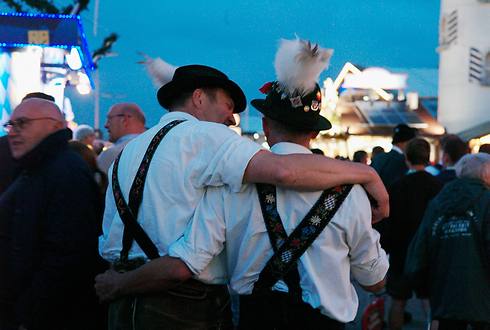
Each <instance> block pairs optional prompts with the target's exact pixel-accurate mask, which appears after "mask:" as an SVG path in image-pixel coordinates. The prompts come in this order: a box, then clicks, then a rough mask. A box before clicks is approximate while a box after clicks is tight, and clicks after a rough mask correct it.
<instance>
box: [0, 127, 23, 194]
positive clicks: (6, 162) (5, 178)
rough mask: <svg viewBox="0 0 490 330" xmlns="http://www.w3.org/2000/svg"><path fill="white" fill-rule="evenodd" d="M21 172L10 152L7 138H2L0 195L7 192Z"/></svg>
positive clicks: (0, 143) (0, 144)
mask: <svg viewBox="0 0 490 330" xmlns="http://www.w3.org/2000/svg"><path fill="white" fill-rule="evenodd" d="M19 172H20V169H19V167H18V166H17V163H16V162H15V160H14V158H13V157H12V153H11V152H10V147H9V144H8V138H7V136H2V137H0V195H2V193H3V192H4V191H5V190H7V188H8V187H9V186H10V184H11V183H12V182H13V181H14V180H15V178H16V177H17V175H18V174H19Z"/></svg>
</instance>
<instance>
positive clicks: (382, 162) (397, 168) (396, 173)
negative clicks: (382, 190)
mask: <svg viewBox="0 0 490 330" xmlns="http://www.w3.org/2000/svg"><path fill="white" fill-rule="evenodd" d="M371 166H372V167H373V168H374V169H375V170H376V172H377V173H378V174H379V176H380V177H381V180H382V181H383V183H384V184H385V187H386V188H387V189H388V188H390V186H391V185H392V184H393V183H395V181H397V180H399V179H400V178H402V177H403V176H404V175H405V173H407V171H408V167H407V164H406V163H405V155H402V154H400V153H399V152H397V151H395V150H393V149H391V151H390V152H387V153H384V154H380V155H378V156H376V157H375V158H374V159H373V161H372V163H371Z"/></svg>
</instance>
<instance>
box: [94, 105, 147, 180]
mask: <svg viewBox="0 0 490 330" xmlns="http://www.w3.org/2000/svg"><path fill="white" fill-rule="evenodd" d="M145 122H146V120H145V114H144V113H143V111H142V110H141V109H140V107H139V106H138V105H137V104H135V103H117V104H115V105H113V106H112V107H111V109H110V110H109V113H108V114H107V120H106V122H105V125H104V127H105V128H106V129H107V131H108V132H109V141H110V142H112V143H113V145H112V146H111V147H110V148H108V149H106V150H104V151H103V152H102V153H101V154H100V155H99V156H98V157H97V165H98V166H99V168H100V169H101V170H102V171H103V172H104V173H106V174H107V171H108V170H109V167H110V166H111V164H112V162H114V159H116V157H117V155H119V153H120V152H121V150H122V149H123V148H124V147H125V146H126V144H128V143H129V141H131V140H132V139H134V138H135V137H136V136H138V135H139V134H141V133H143V132H144V131H145Z"/></svg>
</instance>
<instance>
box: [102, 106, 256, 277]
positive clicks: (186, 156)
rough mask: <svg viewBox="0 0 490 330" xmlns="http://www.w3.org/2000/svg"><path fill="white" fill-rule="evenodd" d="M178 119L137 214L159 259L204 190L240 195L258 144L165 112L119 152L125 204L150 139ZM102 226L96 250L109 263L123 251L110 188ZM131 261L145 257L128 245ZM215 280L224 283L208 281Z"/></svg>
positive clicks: (153, 165)
mask: <svg viewBox="0 0 490 330" xmlns="http://www.w3.org/2000/svg"><path fill="white" fill-rule="evenodd" d="M179 119H185V120H187V121H186V122H183V123H181V124H180V125H178V126H176V127H174V128H172V129H171V130H170V131H169V132H168V134H167V135H166V136H165V137H164V139H163V140H162V142H161V143H160V145H159V147H158V148H157V150H156V152H155V154H154V156H153V159H152V161H151V164H150V167H149V170H148V174H147V177H146V182H145V188H144V191H143V201H142V203H141V206H140V209H139V213H138V222H139V223H140V225H141V226H142V227H143V229H144V230H145V232H146V233H147V234H148V236H149V237H150V239H151V240H152V241H153V243H154V244H155V245H156V247H157V248H158V251H159V253H160V255H165V254H167V248H168V245H169V244H170V243H172V242H174V241H175V240H177V239H178V238H179V237H181V236H182V235H183V233H184V230H185V228H186V227H187V224H188V222H189V221H190V219H191V217H192V215H193V213H194V210H195V208H196V206H197V204H198V203H199V201H200V200H201V198H202V197H203V195H204V192H205V190H206V187H207V186H222V185H227V186H229V188H230V190H231V191H239V190H240V189H241V187H242V181H243V175H244V172H245V169H246V167H247V164H248V162H249V161H250V159H251V158H252V157H253V155H254V154H255V153H256V152H258V151H259V150H260V146H259V145H258V144H256V143H254V142H252V141H251V140H249V139H246V138H243V137H240V136H239V135H238V134H236V133H235V132H234V131H232V130H231V129H229V128H227V127H226V126H224V125H221V124H216V123H211V122H204V121H199V120H197V119H196V118H195V117H193V116H191V115H189V114H187V113H183V112H170V113H168V114H166V115H164V116H163V117H162V118H161V120H160V122H159V123H158V124H157V125H156V126H155V127H152V128H151V129H149V130H148V131H146V132H145V133H142V134H140V135H139V136H138V137H136V138H135V139H133V140H132V141H131V142H130V143H129V144H128V145H127V146H126V147H125V149H124V151H123V153H122V156H121V159H120V161H119V169H118V174H119V175H118V178H119V183H120V186H121V190H122V191H123V195H124V198H125V200H126V201H128V195H129V190H130V187H131V184H132V182H133V180H134V177H135V175H136V171H137V169H138V167H139V165H140V163H141V160H142V159H143V155H144V153H145V152H146V149H147V147H148V145H149V143H150V141H151V139H152V138H153V137H154V135H155V134H156V133H157V132H158V130H160V129H161V128H162V127H163V126H165V125H166V124H168V123H169V122H171V121H174V120H179ZM112 168H113V167H112V166H111V168H110V170H109V179H111V176H112ZM102 227H103V228H102V229H103V234H102V236H101V237H100V240H99V243H100V244H99V251H100V254H101V256H102V257H103V258H104V259H106V260H108V261H110V262H112V261H114V260H115V259H117V258H118V257H119V254H120V251H121V249H122V242H121V241H122V233H123V227H124V226H123V223H122V222H121V218H120V217H119V213H118V212H117V208H116V205H115V202H114V196H113V191H112V185H111V184H109V186H108V189H107V194H106V205H105V212H104V220H103V225H102ZM135 257H144V253H143V251H142V250H141V249H140V247H139V246H138V244H136V243H133V245H132V248H131V250H130V251H129V258H135ZM219 281H221V282H222V281H223V278H221V279H219V278H211V280H210V282H212V283H215V282H219Z"/></svg>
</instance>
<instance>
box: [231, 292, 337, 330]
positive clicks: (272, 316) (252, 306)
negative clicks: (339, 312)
mask: <svg viewBox="0 0 490 330" xmlns="http://www.w3.org/2000/svg"><path fill="white" fill-rule="evenodd" d="M238 328H239V329H240V330H248V329H253V330H257V329H280V330H282V329H325V330H343V329H344V328H345V324H344V323H341V322H339V321H336V320H333V319H331V318H329V317H327V316H325V315H323V314H322V313H320V310H319V309H314V308H313V307H311V305H309V304H307V303H305V302H302V301H298V300H297V299H293V298H291V297H290V296H289V295H288V294H287V293H282V292H276V291H269V292H267V293H261V294H253V295H242V296H240V319H239V326H238Z"/></svg>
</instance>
